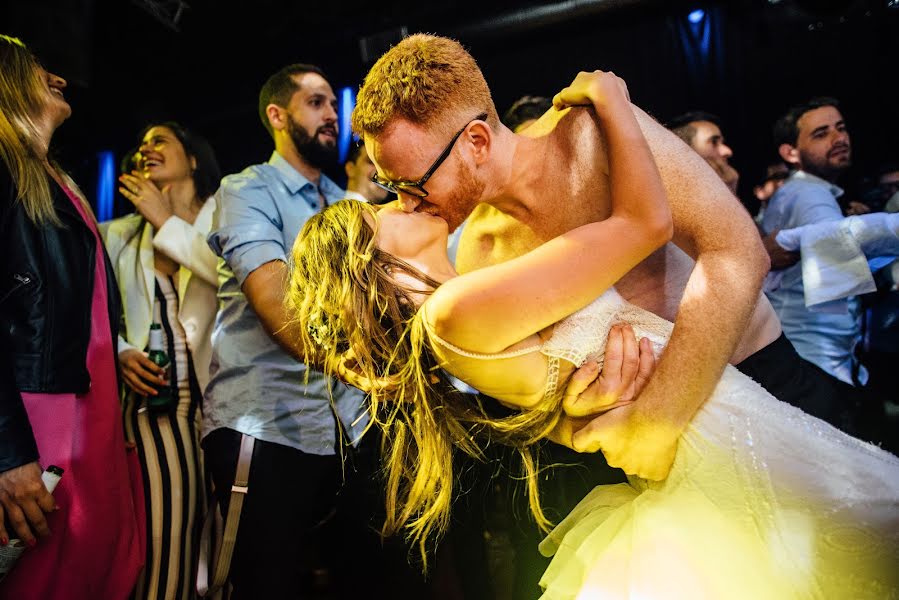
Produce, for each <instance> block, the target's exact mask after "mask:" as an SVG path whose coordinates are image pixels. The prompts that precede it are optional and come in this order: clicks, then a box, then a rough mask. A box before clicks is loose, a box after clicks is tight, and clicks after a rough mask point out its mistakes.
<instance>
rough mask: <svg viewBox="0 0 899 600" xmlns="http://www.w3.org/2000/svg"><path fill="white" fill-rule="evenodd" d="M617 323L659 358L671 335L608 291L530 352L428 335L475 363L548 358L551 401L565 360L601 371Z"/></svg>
mask: <svg viewBox="0 0 899 600" xmlns="http://www.w3.org/2000/svg"><path fill="white" fill-rule="evenodd" d="M616 323H628V324H630V325H631V326H632V327H633V328H634V333H635V334H636V336H637V339H638V340H639V339H640V338H643V337H647V338H649V340H650V342H652V346H653V350H654V352H655V354H656V356H657V357H658V355H659V353H661V351H662V348H663V347H664V346H665V344H666V343H667V341H668V337H669V336H670V335H671V328H672V324H671V322H669V321H666V320H665V319H663V318H661V317H659V316H657V315H655V314H653V313H651V312H649V311H646V310H644V309H642V308H640V307H638V306H634V305H633V304H630V303H629V302H627V301H626V300H625V299H624V298H622V297H621V295H620V294H619V293H618V292H617V291H616V290H615V288H609V289H608V290H607V291H606V292H605V293H604V294H602V295H601V296H599V297H598V298H597V299H596V300H594V301H593V302H591V303H590V304H588V305H587V306H585V307H584V308H582V309H581V310H579V311H577V312H576V313H573V314H571V315H569V316H568V317H566V318H564V319H562V320H561V321H559V322H558V323H556V325H555V327H554V328H553V333H552V336H551V337H550V339H548V340H546V341H545V342H544V343H543V344H537V345H534V346H530V347H528V348H520V349H518V350H512V351H509V352H499V353H494V354H482V353H477V352H469V351H468V350H464V349H462V348H459V347H458V346H454V345H453V344H451V343H449V342H447V341H446V340H444V339H442V338H440V337H439V336H438V335H437V334H436V333H434V332H433V331H429V334H430V335H431V337H432V338H433V339H434V340H436V341H437V343H439V344H440V345H441V346H443V347H444V348H448V349H449V350H452V351H453V352H454V353H455V354H458V355H460V356H464V357H467V358H473V359H476V360H498V359H505V358H514V357H516V356H522V355H525V354H529V353H532V352H538V351H539V352H541V353H543V354H544V355H546V356H547V357H548V358H549V370H548V373H547V380H546V387H545V391H544V394H543V397H544V400H549V399H552V398H554V397H555V395H556V394H557V393H559V360H561V359H564V360H566V361H568V362H570V363H572V364H573V365H575V366H576V367H580V366H581V365H582V364H584V362H585V361H586V360H587V359H590V360H595V361H597V362H598V363H599V365H600V367H602V365H603V362H604V358H605V349H606V341H607V338H608V336H609V330H610V329H611V328H612V326H613V325H615V324H616ZM463 379H464V377H463ZM475 387H477V386H475Z"/></svg>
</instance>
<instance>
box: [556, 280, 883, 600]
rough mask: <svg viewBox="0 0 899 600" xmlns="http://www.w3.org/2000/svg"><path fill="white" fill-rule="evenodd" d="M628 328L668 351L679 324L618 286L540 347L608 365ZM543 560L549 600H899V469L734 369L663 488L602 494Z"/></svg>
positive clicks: (699, 417) (687, 436)
mask: <svg viewBox="0 0 899 600" xmlns="http://www.w3.org/2000/svg"><path fill="white" fill-rule="evenodd" d="M621 321H624V322H628V323H630V324H631V325H633V327H634V331H635V332H636V334H637V337H638V338H639V337H648V338H649V339H650V340H651V341H652V342H653V345H654V348H655V350H656V353H657V354H658V353H659V352H660V351H661V350H662V348H663V347H664V345H665V343H666V342H667V340H668V337H669V335H670V332H671V328H672V325H671V323H669V322H668V321H665V320H664V319H661V318H660V317H658V316H656V315H654V314H652V313H649V312H647V311H645V310H643V309H640V308H638V307H636V306H633V305H631V304H629V303H627V302H626V301H624V300H623V299H622V298H621V296H620V295H619V294H618V293H617V292H616V291H615V290H609V291H608V292H606V293H605V294H603V295H602V296H600V297H599V298H598V299H597V300H595V301H594V302H593V303H592V304H590V305H589V306H587V307H586V308H584V309H583V310H581V311H579V312H577V313H575V314H573V315H571V316H570V317H568V318H566V319H565V320H564V321H562V322H560V323H558V324H557V325H556V327H555V329H554V332H553V335H552V337H551V339H550V340H548V341H547V342H546V343H544V344H543V346H542V347H541V349H540V351H541V352H543V353H544V354H546V355H548V356H549V357H551V362H552V361H555V359H559V358H561V359H565V360H568V361H571V362H572V363H574V364H575V365H580V364H582V363H583V362H584V360H585V359H587V358H588V357H591V358H598V359H600V360H601V358H602V355H601V353H602V351H603V349H604V347H605V343H606V338H607V335H608V331H609V328H610V327H611V325H612V324H614V323H616V322H621ZM550 372H551V373H552V372H553V369H552V367H551V369H550ZM556 372H557V371H556ZM683 377H684V378H688V377H690V373H689V372H684V374H683ZM551 379H552V378H551ZM549 385H550V387H551V388H552V387H553V386H556V385H558V382H556V381H552V380H551V381H550V384H549ZM550 391H552V390H550ZM677 394H678V390H676V389H672V390H671V398H672V402H675V401H677V400H676V399H677ZM540 550H541V552H543V553H544V554H546V555H554V558H553V561H552V563H551V564H550V566H549V568H548V570H547V571H546V573H545V574H544V576H543V579H542V581H541V585H542V586H543V587H544V588H545V595H544V596H543V597H544V598H546V599H552V600H556V599H562V598H587V599H600V598H601V599H606V598H609V599H619V598H632V599H641V600H643V599H646V600H650V599H651V600H656V599H681V598H683V599H690V600H700V599H727V600H731V599H744V598H745V599H747V600H748V599H752V600H771V599H780V598H791V599H792V598H803V599H805V598H816V599H817V598H821V599H828V600H830V599H833V600H843V599H846V600H850V599H851V600H859V599H871V600H874V599H877V600H883V599H886V598H899V551H897V550H899V459H897V458H896V457H894V456H892V455H891V454H888V453H887V452H884V451H883V450H880V449H879V448H876V447H874V446H872V445H870V444H867V443H864V442H862V441H859V440H857V439H855V438H852V437H850V436H848V435H846V434H844V433H842V432H840V431H838V430H837V429H835V428H833V427H831V426H830V425H828V424H827V423H825V422H823V421H820V420H818V419H815V418H814V417H811V416H809V415H807V414H805V413H803V412H802V411H800V410H799V409H797V408H795V407H793V406H790V405H788V404H785V403H783V402H780V401H778V400H776V399H775V398H774V397H772V396H771V395H770V394H769V393H768V392H766V391H765V390H764V389H763V388H762V387H761V386H759V385H758V384H757V383H755V382H754V381H752V380H751V379H750V378H749V377H746V376H745V375H743V374H741V373H740V372H739V371H737V370H736V369H734V368H733V367H727V369H726V370H725V372H724V375H723V376H722V378H721V381H720V382H719V384H718V386H717V388H716V389H715V393H714V394H713V396H712V397H711V398H710V399H709V401H708V402H706V404H705V405H704V406H703V407H702V408H701V409H700V410H699V412H697V414H696V415H695V417H694V418H693V420H692V422H691V423H690V425H689V427H688V428H687V430H686V431H685V432H684V433H683V435H682V436H681V438H680V442H679V446H678V451H677V456H676V458H675V461H674V465H673V467H672V469H671V473H670V475H669V476H668V478H667V479H666V480H665V481H661V482H650V481H645V480H642V479H638V478H630V481H629V483H627V484H618V485H609V486H600V487H597V488H595V489H594V490H593V491H592V492H591V493H590V494H588V495H587V497H586V498H584V499H583V500H582V501H581V502H580V504H579V505H578V506H577V507H576V508H575V509H574V510H573V511H572V512H571V514H569V515H568V516H567V517H566V518H565V519H564V520H563V521H562V522H561V523H560V524H559V525H558V526H557V527H556V528H555V529H554V530H553V531H552V532H551V533H550V535H549V536H548V537H547V538H546V539H545V540H544V541H543V543H542V544H541V545H540Z"/></svg>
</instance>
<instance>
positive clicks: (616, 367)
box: [549, 325, 655, 449]
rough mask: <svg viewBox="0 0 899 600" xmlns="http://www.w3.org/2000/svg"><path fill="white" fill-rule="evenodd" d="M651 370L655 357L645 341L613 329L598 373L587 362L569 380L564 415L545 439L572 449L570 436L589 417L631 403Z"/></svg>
mask: <svg viewBox="0 0 899 600" xmlns="http://www.w3.org/2000/svg"><path fill="white" fill-rule="evenodd" d="M653 370H655V356H654V355H653V353H652V345H651V344H650V343H649V340H648V339H645V338H644V339H643V340H641V341H640V343H639V344H638V343H637V338H636V337H635V336H634V331H633V329H632V328H631V327H630V326H627V325H615V326H614V327H612V329H611V330H610V331H609V338H608V341H607V342H606V352H605V364H604V366H603V369H602V372H600V370H599V365H598V364H597V363H595V362H588V363H585V364H584V365H583V366H581V368H579V369H578V370H577V371H575V372H574V374H573V375H572V376H571V379H569V381H568V386H567V387H566V388H565V396H564V397H563V399H562V408H563V411H564V414H563V415H562V418H561V419H560V420H559V423H558V425H556V428H555V429H554V430H553V432H552V433H551V434H550V435H549V439H550V440H552V441H553V442H555V443H557V444H562V445H563V446H568V447H569V448H572V449H575V447H574V442H573V441H572V437H573V436H574V434H575V433H576V432H577V431H579V430H581V429H582V428H584V427H585V426H587V425H588V424H589V423H590V422H591V420H592V419H593V417H595V416H597V415H599V414H601V413H603V412H606V411H609V410H612V409H613V408H617V407H620V406H624V405H627V404H630V403H632V402H633V401H634V399H635V398H636V397H637V396H638V395H639V394H640V392H641V391H642V390H643V387H644V386H645V385H646V382H647V381H648V380H649V377H650V375H652V372H653Z"/></svg>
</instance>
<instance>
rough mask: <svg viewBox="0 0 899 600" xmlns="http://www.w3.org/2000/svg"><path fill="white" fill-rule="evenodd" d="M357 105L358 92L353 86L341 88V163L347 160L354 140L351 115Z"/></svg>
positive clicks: (338, 121)
mask: <svg viewBox="0 0 899 600" xmlns="http://www.w3.org/2000/svg"><path fill="white" fill-rule="evenodd" d="M355 106H356V94H354V93H353V88H351V87H345V88H341V90H340V93H339V94H338V100H337V127H338V132H337V153H338V160H340V164H343V163H344V162H345V161H346V157H347V154H349V151H350V144H351V143H352V142H353V131H352V129H350V115H352V114H353V108H354V107H355Z"/></svg>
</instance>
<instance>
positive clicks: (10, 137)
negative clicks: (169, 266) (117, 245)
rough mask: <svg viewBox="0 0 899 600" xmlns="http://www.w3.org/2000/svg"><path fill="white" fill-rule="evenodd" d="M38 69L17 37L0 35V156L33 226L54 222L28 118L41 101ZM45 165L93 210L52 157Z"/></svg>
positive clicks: (34, 130)
mask: <svg viewBox="0 0 899 600" xmlns="http://www.w3.org/2000/svg"><path fill="white" fill-rule="evenodd" d="M39 68H40V63H38V61H37V59H36V58H35V57H34V55H33V54H32V53H31V51H29V50H28V48H27V47H26V46H25V44H24V43H22V41H21V40H19V39H18V38H14V37H10V36H6V35H0V157H2V158H3V162H4V163H5V164H6V168H7V169H8V170H9V174H10V177H12V180H13V183H14V184H15V186H16V190H17V196H16V199H17V200H18V201H20V202H21V203H22V205H23V206H24V208H25V214H26V215H28V218H29V219H30V220H31V221H32V222H33V223H35V224H38V225H40V224H42V223H51V224H53V225H59V224H60V221H59V217H58V215H57V214H56V209H55V208H54V207H53V194H52V193H51V192H50V181H49V174H48V172H47V169H46V167H45V166H44V164H43V159H42V156H41V154H40V153H42V152H43V151H45V150H46V149H41V148H39V145H40V143H41V142H40V135H39V134H38V129H37V125H36V124H35V122H34V112H35V111H36V110H40V107H43V106H44V103H45V102H46V98H45V93H46V90H45V83H44V82H43V81H42V80H41V77H40V73H39ZM48 164H50V166H51V167H52V168H53V169H54V170H56V171H57V173H58V174H59V176H60V178H61V179H62V181H63V182H65V184H66V186H67V187H69V188H70V189H71V191H72V192H73V193H75V195H76V196H78V198H79V199H80V200H81V203H82V204H83V205H84V206H85V207H87V208H88V211H89V213H90V214H91V215H93V212H92V211H90V207H89V205H88V204H87V201H86V200H85V199H84V196H83V194H82V193H81V191H80V190H79V189H78V186H76V185H75V182H74V181H72V179H71V177H69V176H68V175H67V174H66V173H65V172H64V171H63V170H62V169H61V168H60V167H59V165H57V164H56V162H55V161H52V160H48Z"/></svg>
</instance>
